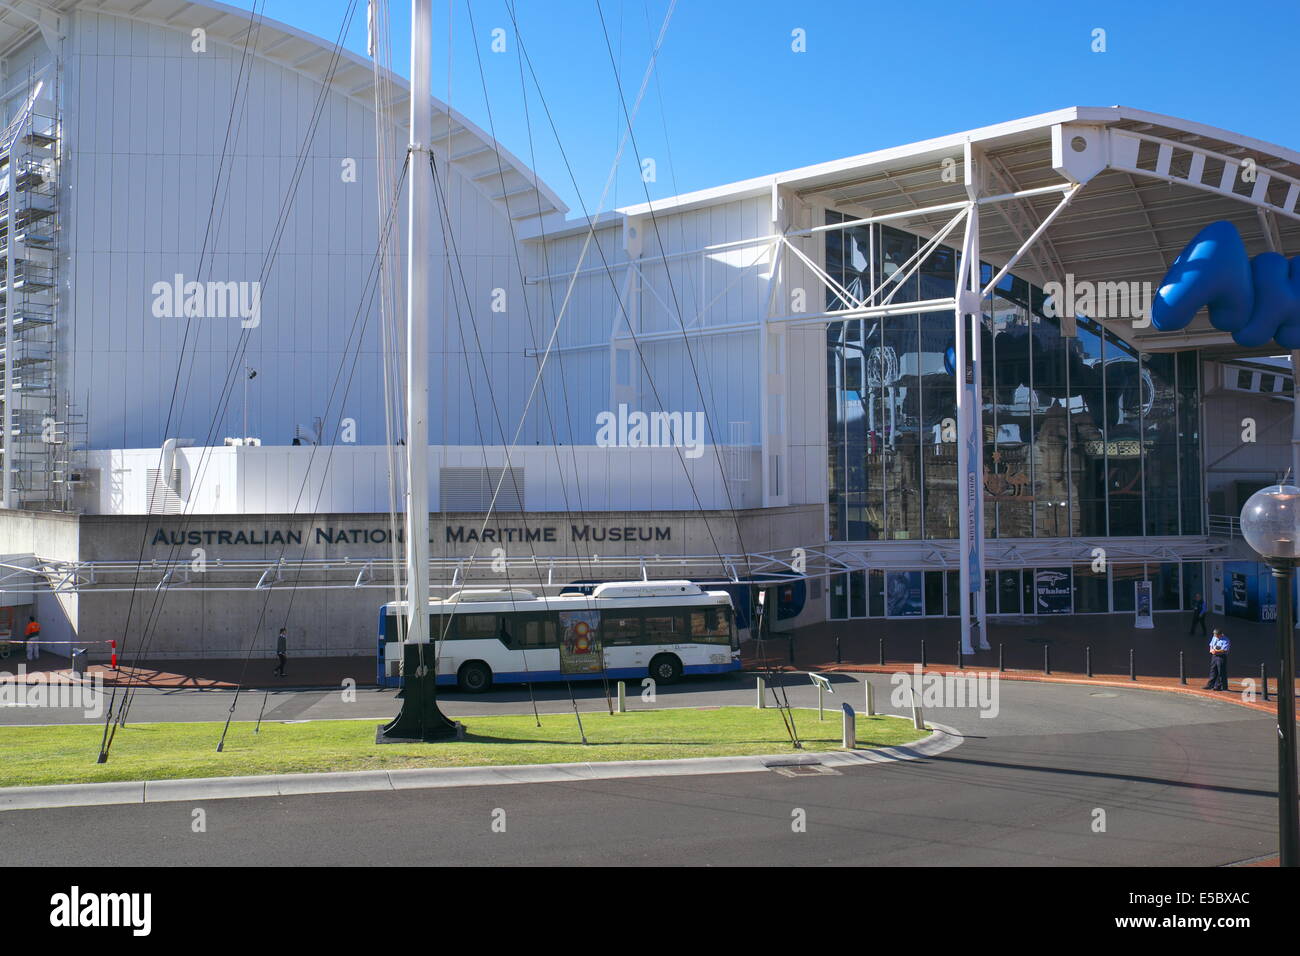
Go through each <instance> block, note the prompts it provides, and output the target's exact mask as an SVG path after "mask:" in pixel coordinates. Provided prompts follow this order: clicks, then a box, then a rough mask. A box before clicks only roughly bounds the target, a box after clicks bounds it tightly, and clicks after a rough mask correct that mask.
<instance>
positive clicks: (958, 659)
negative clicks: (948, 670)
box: [957, 637, 962, 670]
mask: <svg viewBox="0 0 1300 956" xmlns="http://www.w3.org/2000/svg"><path fill="white" fill-rule="evenodd" d="M961 669H962V656H961V638H960V637H959V638H957V670H961Z"/></svg>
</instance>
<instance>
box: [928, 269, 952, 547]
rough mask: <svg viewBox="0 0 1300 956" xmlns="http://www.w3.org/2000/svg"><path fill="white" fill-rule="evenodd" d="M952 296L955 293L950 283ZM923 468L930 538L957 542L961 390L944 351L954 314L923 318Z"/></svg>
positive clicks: (949, 291) (949, 342) (939, 313)
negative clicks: (958, 418) (959, 399)
mask: <svg viewBox="0 0 1300 956" xmlns="http://www.w3.org/2000/svg"><path fill="white" fill-rule="evenodd" d="M946 294H948V295H951V294H952V286H951V282H950V283H949V286H948V292H947V293H946ZM920 334H921V338H920V342H921V344H920V348H921V352H920V357H919V367H918V370H919V375H920V382H921V428H920V439H921V449H922V462H921V464H922V468H923V470H924V473H925V494H924V506H925V536H926V537H927V538H956V537H958V536H959V534H960V532H959V529H958V527H957V514H958V502H957V388H956V379H955V378H954V377H953V376H952V375H950V374H948V369H947V367H946V365H945V358H944V353H945V352H946V351H947V349H948V347H949V346H950V345H951V344H952V341H953V317H952V313H951V312H930V313H927V314H925V315H923V316H921V333H920Z"/></svg>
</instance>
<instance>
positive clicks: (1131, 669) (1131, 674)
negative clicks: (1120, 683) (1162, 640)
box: [1128, 647, 1138, 680]
mask: <svg viewBox="0 0 1300 956" xmlns="http://www.w3.org/2000/svg"><path fill="white" fill-rule="evenodd" d="M1128 679H1129V680H1137V679H1138V675H1137V668H1136V666H1135V665H1134V663H1133V648H1131V647H1130V648H1129V649H1128Z"/></svg>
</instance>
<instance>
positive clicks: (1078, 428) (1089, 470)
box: [1069, 319, 1107, 537]
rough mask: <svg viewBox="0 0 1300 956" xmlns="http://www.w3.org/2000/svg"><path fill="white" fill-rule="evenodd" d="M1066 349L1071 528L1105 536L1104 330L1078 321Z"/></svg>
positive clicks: (1088, 534) (1097, 535)
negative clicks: (1077, 333) (1067, 350)
mask: <svg viewBox="0 0 1300 956" xmlns="http://www.w3.org/2000/svg"><path fill="white" fill-rule="evenodd" d="M1078 329H1079V335H1078V337H1077V338H1076V339H1075V340H1074V341H1073V342H1072V343H1071V350H1070V399H1069V409H1070V436H1069V438H1070V487H1071V489H1072V493H1073V495H1074V509H1075V510H1074V511H1073V513H1072V514H1071V527H1072V528H1073V530H1074V533H1075V534H1078V535H1081V536H1084V537H1104V536H1105V535H1106V521H1107V518H1106V402H1105V389H1104V378H1105V371H1104V364H1105V363H1104V357H1103V350H1102V330H1101V327H1100V326H1099V325H1097V324H1096V323H1094V322H1092V321H1091V320H1088V319H1080V320H1079V323H1078Z"/></svg>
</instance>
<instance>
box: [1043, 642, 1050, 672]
mask: <svg viewBox="0 0 1300 956" xmlns="http://www.w3.org/2000/svg"><path fill="white" fill-rule="evenodd" d="M1043 673H1044V674H1050V673H1052V649H1051V648H1050V647H1048V646H1047V645H1046V644H1044V645H1043Z"/></svg>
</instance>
